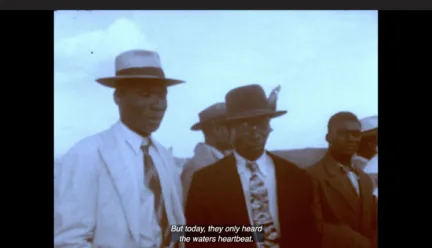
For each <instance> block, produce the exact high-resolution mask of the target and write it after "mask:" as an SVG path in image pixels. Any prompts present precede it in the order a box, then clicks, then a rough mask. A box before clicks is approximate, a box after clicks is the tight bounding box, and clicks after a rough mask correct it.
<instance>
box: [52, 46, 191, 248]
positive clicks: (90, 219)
mask: <svg viewBox="0 0 432 248" xmlns="http://www.w3.org/2000/svg"><path fill="white" fill-rule="evenodd" d="M115 69H116V75H115V76H112V77H106V78H100V79H97V80H96V81H97V82H98V83H100V84H101V85H103V86H107V87H110V88H114V101H115V103H116V104H117V106H118V110H119V113H120V120H119V121H118V122H116V123H115V124H114V125H113V126H112V127H111V128H109V129H107V130H105V131H102V132H100V133H98V134H95V135H92V136H90V137H87V138H84V139H83V140H81V141H79V142H78V143H77V144H76V145H75V146H74V147H73V148H72V149H70V150H69V151H68V153H67V154H66V155H65V156H64V157H63V159H62V160H61V162H60V163H59V164H58V165H57V167H56V169H57V171H56V179H55V198H54V202H55V204H54V221H55V224H54V247H56V248H70V247H76V248H77V247H80V248H86V247H88V248H90V247H111V248H126V247H168V246H170V247H172V246H173V245H174V243H171V242H170V241H171V240H170V236H171V235H170V234H169V225H174V224H178V225H181V224H184V223H185V219H184V213H183V203H182V192H181V183H180V174H179V173H178V172H177V170H176V165H175V162H174V158H173V157H172V155H171V153H170V152H169V151H168V150H167V149H166V148H165V147H163V146H162V145H161V144H159V143H158V142H157V141H156V140H155V139H154V138H153V137H152V133H153V132H155V131H156V130H157V129H158V128H159V126H160V124H161V122H162V119H163V117H164V115H165V111H166V109H167V88H168V87H170V86H172V85H176V84H180V83H183V81H180V80H175V79H168V78H165V75H164V72H163V70H162V67H161V62H160V58H159V55H158V54H157V53H156V52H154V51H147V50H131V51H126V52H124V53H121V54H120V55H118V56H117V57H116V59H115Z"/></svg>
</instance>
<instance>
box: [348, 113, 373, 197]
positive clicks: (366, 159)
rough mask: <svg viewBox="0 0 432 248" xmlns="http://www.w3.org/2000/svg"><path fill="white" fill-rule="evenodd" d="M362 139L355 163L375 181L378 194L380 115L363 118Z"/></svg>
mask: <svg viewBox="0 0 432 248" xmlns="http://www.w3.org/2000/svg"><path fill="white" fill-rule="evenodd" d="M360 122H361V125H362V140H361V142H360V146H359V149H358V151H357V155H356V156H355V157H354V159H353V163H354V164H355V165H356V166H357V167H358V168H359V169H362V170H363V171H364V172H366V173H367V174H368V175H369V176H370V177H371V178H372V180H373V181H374V184H375V189H374V194H375V195H376V196H377V195H378V116H369V117H366V118H363V119H361V121H360Z"/></svg>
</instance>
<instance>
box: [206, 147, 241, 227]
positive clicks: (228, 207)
mask: <svg viewBox="0 0 432 248" xmlns="http://www.w3.org/2000/svg"><path fill="white" fill-rule="evenodd" d="M223 162H224V164H223V168H222V170H221V171H220V174H221V175H217V176H216V175H215V177H214V178H218V179H217V180H220V179H222V182H221V183H219V185H220V188H218V189H217V192H218V193H219V197H218V199H219V200H218V201H219V202H220V203H221V204H220V206H221V207H223V208H224V210H222V211H220V209H216V211H219V212H220V213H221V216H223V217H222V218H223V219H226V220H227V221H229V222H231V223H232V224H244V225H250V220H249V214H248V210H247V206H246V200H245V195H244V192H243V187H242V184H241V180H240V176H239V174H238V171H237V165H236V161H235V158H234V155H233V154H231V155H229V156H227V157H226V158H224V159H223ZM228 216H229V217H228ZM227 224H228V223H227Z"/></svg>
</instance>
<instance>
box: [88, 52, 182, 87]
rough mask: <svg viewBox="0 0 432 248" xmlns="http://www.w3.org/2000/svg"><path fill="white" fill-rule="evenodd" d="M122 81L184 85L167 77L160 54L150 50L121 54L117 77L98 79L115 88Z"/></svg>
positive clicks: (116, 59) (180, 81)
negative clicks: (132, 80)
mask: <svg viewBox="0 0 432 248" xmlns="http://www.w3.org/2000/svg"><path fill="white" fill-rule="evenodd" d="M121 79H143V80H142V82H143V83H146V81H147V82H149V80H146V79H152V82H154V81H155V80H156V81H160V82H161V83H162V84H164V85H166V86H172V85H176V84H180V83H184V81H182V80H177V79H170V78H166V77H165V73H164V71H163V70H162V65H161V61H160V58H159V54H157V53H156V52H154V51H149V50H139V49H136V50H129V51H126V52H123V53H121V54H119V55H118V56H117V57H116V58H115V76H112V77H104V78H98V79H96V82H98V83H100V84H102V85H104V86H107V87H110V88H115V87H116V86H117V83H118V81H119V80H121Z"/></svg>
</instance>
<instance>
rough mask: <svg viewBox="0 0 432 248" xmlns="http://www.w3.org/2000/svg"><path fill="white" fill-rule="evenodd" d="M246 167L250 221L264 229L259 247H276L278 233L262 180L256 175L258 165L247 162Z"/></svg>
mask: <svg viewBox="0 0 432 248" xmlns="http://www.w3.org/2000/svg"><path fill="white" fill-rule="evenodd" d="M247 167H248V168H249V169H250V170H251V172H252V176H251V178H250V181H249V192H250V201H251V202H250V203H251V208H252V219H253V222H254V224H255V225H262V226H263V227H264V242H261V243H260V247H265V248H267V247H276V246H277V244H278V239H279V233H278V231H277V229H276V227H275V224H274V222H273V218H272V216H271V213H270V209H269V198H268V192H267V188H266V187H265V184H264V181H263V179H262V178H261V177H260V176H259V175H258V165H257V164H256V163H255V162H248V163H247Z"/></svg>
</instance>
